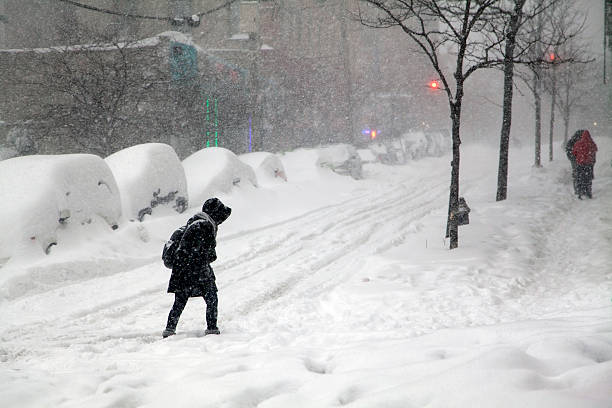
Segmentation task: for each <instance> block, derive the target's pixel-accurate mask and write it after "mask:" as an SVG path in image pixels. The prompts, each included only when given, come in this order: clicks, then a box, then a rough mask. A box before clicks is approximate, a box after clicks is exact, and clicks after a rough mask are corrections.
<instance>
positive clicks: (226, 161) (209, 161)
mask: <svg viewBox="0 0 612 408" xmlns="http://www.w3.org/2000/svg"><path fill="white" fill-rule="evenodd" d="M183 168H184V169H185V176H186V177H187V188H188V193H189V199H190V202H191V203H193V205H198V204H201V203H203V202H204V201H205V200H206V199H208V198H210V197H211V196H213V195H214V194H216V193H229V192H230V191H231V190H232V189H233V188H236V187H245V186H254V187H257V176H256V175H255V171H254V170H253V169H252V168H251V167H250V166H249V165H247V164H245V163H243V162H242V161H241V160H240V159H239V158H238V156H236V155H235V154H234V153H233V152H231V151H230V150H228V149H225V148H223V147H207V148H205V149H202V150H199V151H197V152H195V153H193V154H192V155H191V156H189V157H187V158H186V159H185V160H183Z"/></svg>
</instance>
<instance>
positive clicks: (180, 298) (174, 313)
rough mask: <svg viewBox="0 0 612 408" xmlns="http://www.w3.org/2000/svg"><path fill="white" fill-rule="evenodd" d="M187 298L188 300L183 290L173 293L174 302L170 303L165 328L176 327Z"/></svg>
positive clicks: (173, 328)
mask: <svg viewBox="0 0 612 408" xmlns="http://www.w3.org/2000/svg"><path fill="white" fill-rule="evenodd" d="M187 300H189V297H188V296H187V295H186V294H185V293H183V292H176V293H175V294H174V304H173V305H172V309H171V310H170V314H168V323H167V324H166V328H167V329H171V330H175V329H176V325H177V324H178V321H179V318H180V317H181V313H183V309H185V305H186V304H187Z"/></svg>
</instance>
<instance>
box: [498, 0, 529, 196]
mask: <svg viewBox="0 0 612 408" xmlns="http://www.w3.org/2000/svg"><path fill="white" fill-rule="evenodd" d="M525 1H526V0H516V2H515V4H514V12H513V13H512V15H511V17H510V28H509V30H508V33H507V34H506V49H505V53H504V105H503V119H502V128H501V136H500V140H499V168H498V171H497V196H496V201H502V200H505V199H506V197H507V191H508V147H509V145H510V125H511V124H512V92H513V86H514V84H513V82H512V80H513V77H514V48H515V46H516V33H517V32H518V29H519V26H520V22H521V18H522V16H523V6H524V5H525Z"/></svg>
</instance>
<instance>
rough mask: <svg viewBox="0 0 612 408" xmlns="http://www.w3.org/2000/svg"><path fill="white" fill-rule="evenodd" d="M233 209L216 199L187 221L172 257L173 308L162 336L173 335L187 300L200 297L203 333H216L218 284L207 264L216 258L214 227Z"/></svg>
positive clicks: (171, 284)
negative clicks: (202, 313) (204, 314)
mask: <svg viewBox="0 0 612 408" xmlns="http://www.w3.org/2000/svg"><path fill="white" fill-rule="evenodd" d="M231 213H232V209H231V208H229V207H227V206H225V205H224V204H223V203H222V202H221V200H219V199H218V198H210V199H208V200H206V202H205V203H204V205H203V206H202V212H199V213H197V214H196V215H194V216H193V217H191V218H190V219H189V221H187V226H186V228H185V232H184V233H183V236H182V238H181V239H180V243H179V245H178V247H177V249H176V254H175V255H174V265H173V266H172V275H171V276H170V283H169V284H168V293H174V305H173V306H172V310H170V314H169V315H168V323H167V325H166V330H164V332H163V334H162V336H163V337H168V336H172V335H173V334H174V333H175V331H176V325H177V323H178V321H179V318H180V317H181V313H182V312H183V309H184V308H185V305H186V304H187V300H189V298H190V297H203V298H204V301H205V302H206V325H207V328H206V332H205V333H206V334H219V328H218V327H217V303H218V299H217V285H216V283H215V273H214V272H213V269H212V267H211V266H210V264H211V263H212V262H213V261H215V260H216V259H217V253H216V251H215V247H216V246H217V241H216V236H217V227H218V225H219V224H221V223H222V222H223V221H225V220H226V219H227V218H228V217H229V216H230V214H231Z"/></svg>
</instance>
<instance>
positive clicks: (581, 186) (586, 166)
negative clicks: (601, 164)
mask: <svg viewBox="0 0 612 408" xmlns="http://www.w3.org/2000/svg"><path fill="white" fill-rule="evenodd" d="M596 153H597V145H596V144H595V142H594V141H593V139H592V138H591V134H590V133H589V131H588V130H585V131H583V132H582V134H581V135H580V138H579V139H578V140H577V141H576V143H574V146H573V147H572V154H573V155H574V157H575V158H576V187H577V190H578V191H577V193H578V198H580V199H582V196H585V195H586V196H587V197H588V198H593V193H592V184H593V167H594V166H595V156H596Z"/></svg>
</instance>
